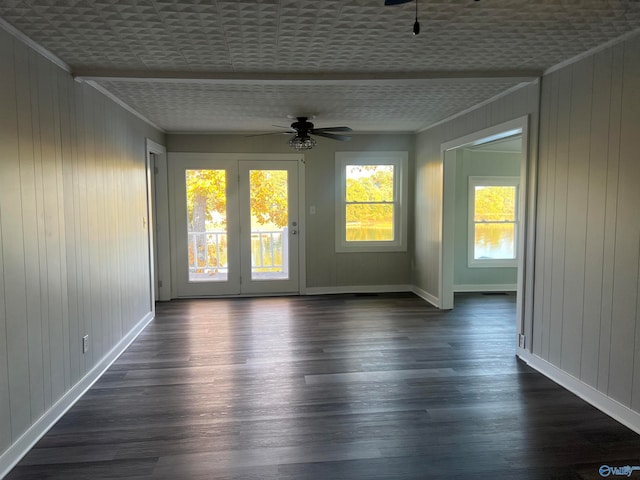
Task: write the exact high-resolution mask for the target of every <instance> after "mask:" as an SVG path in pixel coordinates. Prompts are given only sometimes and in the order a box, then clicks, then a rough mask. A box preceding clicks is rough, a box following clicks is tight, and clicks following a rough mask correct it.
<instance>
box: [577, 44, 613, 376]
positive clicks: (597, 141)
mask: <svg viewBox="0 0 640 480" xmlns="http://www.w3.org/2000/svg"><path fill="white" fill-rule="evenodd" d="M593 60H594V69H593V91H592V92H591V118H590V122H591V134H590V139H589V141H588V145H587V146H588V148H589V183H588V188H589V193H588V199H587V209H586V213H587V231H586V244H585V271H584V279H585V284H584V300H583V319H584V320H583V323H584V325H583V329H582V355H581V358H580V379H581V380H582V381H583V382H585V383H587V384H588V385H591V386H592V387H594V388H595V387H596V386H597V384H598V362H599V357H600V352H599V342H600V317H601V309H602V274H603V256H604V235H605V230H604V223H605V205H606V191H607V150H608V137H609V132H608V126H609V121H610V104H611V93H610V92H611V50H605V51H604V52H600V53H599V54H598V55H596V56H595V57H594V59H593ZM598 93H599V94H598Z"/></svg>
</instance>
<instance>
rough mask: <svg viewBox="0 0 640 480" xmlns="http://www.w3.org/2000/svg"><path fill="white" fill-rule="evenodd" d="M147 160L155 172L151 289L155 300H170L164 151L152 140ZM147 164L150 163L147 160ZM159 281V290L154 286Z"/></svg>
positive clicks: (165, 154) (148, 144) (148, 145)
mask: <svg viewBox="0 0 640 480" xmlns="http://www.w3.org/2000/svg"><path fill="white" fill-rule="evenodd" d="M146 142H147V143H146V145H147V157H149V155H150V154H153V155H154V157H155V158H154V162H153V165H152V167H154V169H155V170H156V171H155V172H153V173H152V175H153V181H152V182H151V184H152V185H153V192H152V194H153V203H152V205H153V207H155V208H154V210H153V212H152V213H153V215H152V220H153V225H152V230H150V231H151V232H152V233H153V246H154V247H157V248H154V267H156V266H157V269H155V270H154V279H153V281H154V288H155V289H157V292H158V295H157V297H156V300H160V301H166V300H171V261H170V258H171V242H170V238H169V189H168V187H167V181H168V175H167V149H166V148H165V147H164V146H163V145H161V144H159V143H157V142H154V141H153V140H151V139H149V138H147V139H146ZM149 161H150V160H149ZM158 280H161V281H162V286H160V285H158Z"/></svg>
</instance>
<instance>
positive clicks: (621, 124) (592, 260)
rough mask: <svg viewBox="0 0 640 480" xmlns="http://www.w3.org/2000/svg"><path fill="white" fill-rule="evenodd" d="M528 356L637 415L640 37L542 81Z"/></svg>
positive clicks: (639, 373) (639, 386)
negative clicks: (631, 409)
mask: <svg viewBox="0 0 640 480" xmlns="http://www.w3.org/2000/svg"><path fill="white" fill-rule="evenodd" d="M540 115H541V128H540V158H539V180H538V215H537V221H536V225H537V228H536V262H535V278H536V281H535V304H534V307H535V308H534V324H533V327H534V329H533V333H534V337H533V352H534V353H535V354H536V355H538V356H540V357H541V358H543V359H545V360H547V361H548V362H550V363H552V364H553V365H555V366H557V367H559V368H561V369H562V370H564V371H565V372H567V373H569V374H571V375H572V376H574V377H576V378H578V379H580V380H581V381H582V382H584V383H586V384H588V385H590V386H592V387H594V388H596V389H597V390H599V391H600V392H602V393H604V394H606V395H608V396H609V397H611V398H613V399H615V400H617V401H618V402H620V403H621V404H623V405H625V406H627V407H631V408H633V409H634V410H635V411H640V354H638V352H639V351H640V328H638V323H639V311H640V281H639V264H638V263H639V261H640V210H639V207H640V188H638V185H640V162H639V161H638V152H639V151H640V36H638V35H636V36H635V37H634V38H632V39H630V40H628V41H626V42H624V43H621V44H618V45H616V46H614V47H611V48H608V49H606V50H604V51H601V52H599V53H597V54H596V55H592V56H590V57H588V58H585V59H584V60H582V61H580V62H577V63H575V64H572V65H570V66H568V67H566V68H563V69H562V70H559V71H557V72H554V73H552V74H550V75H547V76H545V77H544V79H543V82H542V102H541V114H540Z"/></svg>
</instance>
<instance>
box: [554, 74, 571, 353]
mask: <svg viewBox="0 0 640 480" xmlns="http://www.w3.org/2000/svg"><path fill="white" fill-rule="evenodd" d="M572 73H573V71H572V70H571V69H569V68H567V69H565V70H562V71H561V72H559V74H558V79H559V89H558V95H559V96H558V103H557V106H558V114H557V118H558V124H557V138H556V142H555V152H554V157H553V158H554V162H555V191H554V195H553V197H554V211H553V239H552V242H553V243H552V251H551V256H552V266H551V285H552V290H551V305H550V311H549V319H550V322H551V323H550V339H549V361H550V362H551V363H553V364H554V365H560V364H561V362H562V312H563V309H564V279H565V269H564V259H565V253H566V234H567V188H568V182H569V178H568V167H569V131H570V126H571V115H570V114H571V87H572V80H573V75H572Z"/></svg>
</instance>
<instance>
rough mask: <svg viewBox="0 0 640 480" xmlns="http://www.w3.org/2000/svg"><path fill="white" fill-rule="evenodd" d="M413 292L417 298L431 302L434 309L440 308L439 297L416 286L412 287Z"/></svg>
mask: <svg viewBox="0 0 640 480" xmlns="http://www.w3.org/2000/svg"><path fill="white" fill-rule="evenodd" d="M411 291H412V292H413V293H415V294H416V295H417V296H419V297H420V298H422V299H423V300H425V301H426V302H429V303H430V304H431V305H433V306H434V307H436V308H440V299H439V298H438V297H436V296H434V295H431V294H430V293H429V292H427V291H426V290H422V289H421V288H418V287H416V286H415V285H412V286H411Z"/></svg>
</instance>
